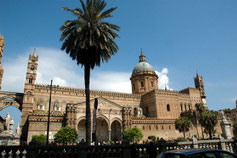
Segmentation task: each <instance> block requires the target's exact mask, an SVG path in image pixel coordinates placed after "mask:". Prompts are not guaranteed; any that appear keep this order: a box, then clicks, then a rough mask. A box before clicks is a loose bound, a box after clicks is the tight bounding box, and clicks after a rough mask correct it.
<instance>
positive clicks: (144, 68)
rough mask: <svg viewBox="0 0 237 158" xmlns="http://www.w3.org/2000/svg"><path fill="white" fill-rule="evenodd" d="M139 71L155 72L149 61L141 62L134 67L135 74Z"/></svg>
mask: <svg viewBox="0 0 237 158" xmlns="http://www.w3.org/2000/svg"><path fill="white" fill-rule="evenodd" d="M138 72H155V70H154V68H153V67H152V66H151V65H150V64H149V63H147V62H139V63H138V64H137V65H136V66H135V67H134V69H133V72H132V73H133V74H134V73H138Z"/></svg>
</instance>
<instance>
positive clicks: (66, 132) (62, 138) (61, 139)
mask: <svg viewBox="0 0 237 158" xmlns="http://www.w3.org/2000/svg"><path fill="white" fill-rule="evenodd" d="M54 141H55V142H56V143H61V144H63V145H68V144H74V143H76V142H77V132H76V130H75V129H74V128H71V127H67V126H66V127H63V128H61V129H60V130H59V131H58V132H57V133H56V134H55V135H54Z"/></svg>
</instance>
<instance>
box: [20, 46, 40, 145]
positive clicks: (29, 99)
mask: <svg viewBox="0 0 237 158" xmlns="http://www.w3.org/2000/svg"><path fill="white" fill-rule="evenodd" d="M37 68H38V55H36V50H35V49H34V52H33V54H31V55H30V56H29V59H28V66H27V72H26V80H25V89H24V98H23V104H22V115H21V129H22V135H21V140H22V141H26V140H27V132H28V123H27V118H28V115H29V113H30V112H32V111H33V103H34V90H35V81H36V76H37Z"/></svg>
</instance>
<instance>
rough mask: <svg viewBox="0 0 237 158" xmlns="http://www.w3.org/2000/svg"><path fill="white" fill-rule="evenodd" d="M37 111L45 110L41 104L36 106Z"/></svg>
mask: <svg viewBox="0 0 237 158" xmlns="http://www.w3.org/2000/svg"><path fill="white" fill-rule="evenodd" d="M37 109H38V110H45V106H44V105H42V104H39V105H37Z"/></svg>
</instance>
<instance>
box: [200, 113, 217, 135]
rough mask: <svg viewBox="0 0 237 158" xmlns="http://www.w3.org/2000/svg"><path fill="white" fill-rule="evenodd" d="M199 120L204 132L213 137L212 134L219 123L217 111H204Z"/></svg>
mask: <svg viewBox="0 0 237 158" xmlns="http://www.w3.org/2000/svg"><path fill="white" fill-rule="evenodd" d="M199 122H200V124H201V125H202V126H203V127H204V132H205V133H206V134H208V135H209V138H210V139H212V136H213V134H215V131H216V130H215V126H216V124H217V123H218V120H217V112H215V111H208V110H207V111H204V112H202V113H201V116H200V120H199Z"/></svg>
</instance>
